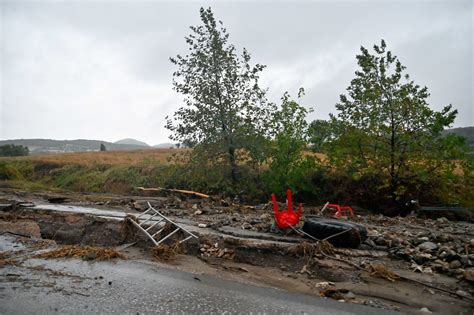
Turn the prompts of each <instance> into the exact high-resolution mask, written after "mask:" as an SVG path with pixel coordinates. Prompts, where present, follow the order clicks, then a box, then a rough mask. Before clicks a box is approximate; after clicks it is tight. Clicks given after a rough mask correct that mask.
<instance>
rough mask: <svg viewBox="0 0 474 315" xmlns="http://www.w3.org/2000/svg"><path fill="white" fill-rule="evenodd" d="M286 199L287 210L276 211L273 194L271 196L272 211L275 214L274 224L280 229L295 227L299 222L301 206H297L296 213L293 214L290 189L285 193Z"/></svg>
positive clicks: (276, 206)
mask: <svg viewBox="0 0 474 315" xmlns="http://www.w3.org/2000/svg"><path fill="white" fill-rule="evenodd" d="M286 198H287V200H288V209H287V210H285V211H278V205H277V201H276V196H275V194H272V201H273V211H274V212H275V222H276V224H277V226H278V227H279V228H280V229H287V228H289V227H290V226H295V225H297V224H298V222H299V221H300V217H301V208H302V207H303V205H302V204H301V203H300V204H299V205H298V212H297V213H294V212H293V201H292V199H291V189H288V191H287V192H286Z"/></svg>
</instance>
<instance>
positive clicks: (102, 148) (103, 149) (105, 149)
mask: <svg viewBox="0 0 474 315" xmlns="http://www.w3.org/2000/svg"><path fill="white" fill-rule="evenodd" d="M100 151H107V148H106V147H105V145H104V144H103V143H101V144H100Z"/></svg>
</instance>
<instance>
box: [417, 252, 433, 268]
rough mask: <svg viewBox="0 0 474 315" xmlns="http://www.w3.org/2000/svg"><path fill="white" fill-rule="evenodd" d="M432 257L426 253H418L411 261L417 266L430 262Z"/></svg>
mask: <svg viewBox="0 0 474 315" xmlns="http://www.w3.org/2000/svg"><path fill="white" fill-rule="evenodd" d="M432 259H433V256H431V255H430V254H428V253H418V254H416V255H414V256H413V260H414V261H415V262H416V263H417V264H418V265H423V264H424V263H425V262H427V261H429V260H432Z"/></svg>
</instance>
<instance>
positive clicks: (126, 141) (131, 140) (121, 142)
mask: <svg viewBox="0 0 474 315" xmlns="http://www.w3.org/2000/svg"><path fill="white" fill-rule="evenodd" d="M114 143H115V144H130V145H141V146H144V147H149V145H148V144H147V143H145V142H141V141H138V140H135V139H130V138H125V139H122V140H119V141H115V142H114Z"/></svg>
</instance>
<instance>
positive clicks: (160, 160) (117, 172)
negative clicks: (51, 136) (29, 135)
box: [0, 149, 188, 194]
mask: <svg viewBox="0 0 474 315" xmlns="http://www.w3.org/2000/svg"><path fill="white" fill-rule="evenodd" d="M186 152H188V150H187V149H156V150H137V151H105V152H98V151H97V152H78V153H63V154H50V155H37V156H34V155H33V156H25V157H8V158H7V157H3V158H0V180H3V185H4V186H5V185H8V186H11V187H18V188H22V189H26V190H31V189H65V190H73V191H79V192H110V193H117V194H128V193H131V192H133V191H134V190H135V187H138V186H145V187H146V186H148V187H156V186H161V185H165V184H166V182H165V181H166V179H169V178H170V174H171V173H172V171H173V164H174V161H175V160H176V158H177V157H180V156H182V155H183V154H185V153H186Z"/></svg>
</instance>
